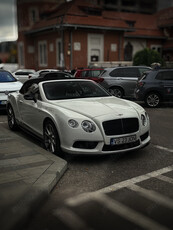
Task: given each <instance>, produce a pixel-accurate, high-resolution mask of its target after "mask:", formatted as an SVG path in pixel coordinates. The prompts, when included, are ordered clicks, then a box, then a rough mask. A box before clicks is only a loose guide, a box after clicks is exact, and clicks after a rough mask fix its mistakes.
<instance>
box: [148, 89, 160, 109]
mask: <svg viewBox="0 0 173 230" xmlns="http://www.w3.org/2000/svg"><path fill="white" fill-rule="evenodd" d="M160 101H161V97H160V95H159V94H158V93H155V92H151V93H149V94H147V96H146V97H145V104H146V105H147V106H148V107H150V108H156V107H158V106H159V105H160Z"/></svg>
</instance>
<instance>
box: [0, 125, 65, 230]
mask: <svg viewBox="0 0 173 230" xmlns="http://www.w3.org/2000/svg"><path fill="white" fill-rule="evenodd" d="M66 169H67V162H66V161H65V160H63V159H61V158H59V157H57V156H55V155H53V154H51V153H49V152H47V151H46V150H44V149H43V148H41V147H39V146H37V145H36V144H34V143H32V142H29V141H27V140H26V139H24V138H22V137H20V136H19V135H18V134H17V133H15V132H12V131H10V130H9V129H8V125H7V123H2V124H0V229H1V230H9V229H14V227H15V228H16V229H17V226H20V225H21V224H22V223H24V222H25V220H26V219H27V218H28V217H29V216H30V215H32V214H33V213H32V212H36V211H37V208H39V207H40V205H41V204H42V203H43V202H44V201H45V199H47V198H48V194H49V193H50V191H51V190H52V189H53V187H54V186H55V185H56V183H57V182H58V180H59V179H60V178H61V176H62V175H63V174H64V172H65V171H66Z"/></svg>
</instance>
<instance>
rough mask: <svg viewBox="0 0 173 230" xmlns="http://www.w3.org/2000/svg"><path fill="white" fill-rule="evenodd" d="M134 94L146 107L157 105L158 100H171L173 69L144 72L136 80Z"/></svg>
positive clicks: (172, 99) (172, 93)
mask: <svg viewBox="0 0 173 230" xmlns="http://www.w3.org/2000/svg"><path fill="white" fill-rule="evenodd" d="M135 96H136V99H137V100H139V101H144V102H145V103H146V105H147V106H148V107H158V106H159V104H160V102H165V101H173V69H159V70H151V71H147V72H145V73H144V74H143V77H142V78H141V79H140V80H139V81H138V82H137V85H136V89H135Z"/></svg>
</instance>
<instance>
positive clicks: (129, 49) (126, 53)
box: [124, 42, 133, 61]
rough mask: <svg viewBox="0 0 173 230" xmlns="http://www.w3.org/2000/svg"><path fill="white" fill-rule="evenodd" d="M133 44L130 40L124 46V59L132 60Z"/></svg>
mask: <svg viewBox="0 0 173 230" xmlns="http://www.w3.org/2000/svg"><path fill="white" fill-rule="evenodd" d="M132 54H133V46H132V44H131V43H130V42H128V43H127V44H126V46H125V48H124V61H132Z"/></svg>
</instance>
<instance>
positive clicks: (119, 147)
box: [102, 140, 140, 151]
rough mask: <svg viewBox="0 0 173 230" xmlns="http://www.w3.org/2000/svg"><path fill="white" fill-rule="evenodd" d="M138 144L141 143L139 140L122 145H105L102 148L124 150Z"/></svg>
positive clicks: (104, 149)
mask: <svg viewBox="0 0 173 230" xmlns="http://www.w3.org/2000/svg"><path fill="white" fill-rule="evenodd" d="M138 145H140V141H139V140H137V141H135V142H131V143H126V144H122V145H104V146H103V149H102V150H103V151H116V150H124V149H131V148H134V147H137V146H138Z"/></svg>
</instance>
